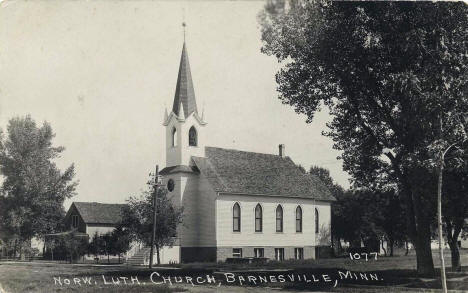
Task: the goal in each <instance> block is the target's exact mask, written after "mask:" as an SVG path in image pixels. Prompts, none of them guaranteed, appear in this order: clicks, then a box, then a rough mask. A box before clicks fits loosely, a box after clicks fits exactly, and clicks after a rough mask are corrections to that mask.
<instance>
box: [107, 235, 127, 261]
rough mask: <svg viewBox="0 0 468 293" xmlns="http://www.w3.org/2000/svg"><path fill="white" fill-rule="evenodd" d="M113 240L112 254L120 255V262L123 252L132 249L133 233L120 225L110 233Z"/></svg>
mask: <svg viewBox="0 0 468 293" xmlns="http://www.w3.org/2000/svg"><path fill="white" fill-rule="evenodd" d="M110 239H111V241H112V251H111V252H112V254H117V255H118V256H119V263H120V258H121V255H122V253H125V252H127V251H128V250H129V249H130V243H131V235H130V233H129V232H128V231H126V230H125V229H123V227H121V226H118V227H117V228H115V229H114V230H113V231H112V232H111V235H110Z"/></svg>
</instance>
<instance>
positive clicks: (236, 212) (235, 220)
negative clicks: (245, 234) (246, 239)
mask: <svg viewBox="0 0 468 293" xmlns="http://www.w3.org/2000/svg"><path fill="white" fill-rule="evenodd" d="M240 230H241V208H240V205H239V204H238V203H237V202H236V203H235V204H234V207H233V208H232V231H234V232H240Z"/></svg>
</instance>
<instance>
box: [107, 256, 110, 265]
mask: <svg viewBox="0 0 468 293" xmlns="http://www.w3.org/2000/svg"><path fill="white" fill-rule="evenodd" d="M107 263H108V264H110V258H109V254H107Z"/></svg>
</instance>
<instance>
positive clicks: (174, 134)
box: [172, 127, 177, 147]
mask: <svg viewBox="0 0 468 293" xmlns="http://www.w3.org/2000/svg"><path fill="white" fill-rule="evenodd" d="M176 145H177V129H176V128H175V127H174V128H172V146H173V147H175V146H176Z"/></svg>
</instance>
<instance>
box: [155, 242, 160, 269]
mask: <svg viewBox="0 0 468 293" xmlns="http://www.w3.org/2000/svg"><path fill="white" fill-rule="evenodd" d="M156 256H157V259H158V265H160V264H161V260H160V259H159V245H158V244H156Z"/></svg>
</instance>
